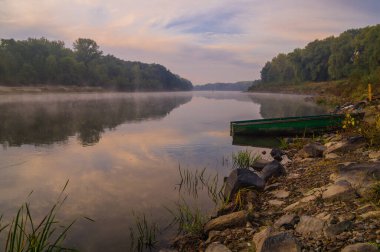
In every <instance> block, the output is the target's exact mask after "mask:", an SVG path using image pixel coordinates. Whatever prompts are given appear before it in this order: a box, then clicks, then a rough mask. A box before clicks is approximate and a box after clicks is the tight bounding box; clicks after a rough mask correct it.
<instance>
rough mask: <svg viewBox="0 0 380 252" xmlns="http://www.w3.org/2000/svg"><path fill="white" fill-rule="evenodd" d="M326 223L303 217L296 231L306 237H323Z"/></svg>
mask: <svg viewBox="0 0 380 252" xmlns="http://www.w3.org/2000/svg"><path fill="white" fill-rule="evenodd" d="M324 226H325V221H323V220H320V219H318V218H315V217H310V216H307V215H303V216H301V218H300V222H299V223H298V224H297V226H296V231H297V232H298V233H300V234H302V235H304V236H306V235H313V236H314V235H317V236H319V235H322V234H323V228H324Z"/></svg>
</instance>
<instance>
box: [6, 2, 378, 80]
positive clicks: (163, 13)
mask: <svg viewBox="0 0 380 252" xmlns="http://www.w3.org/2000/svg"><path fill="white" fill-rule="evenodd" d="M379 13H380V1H379V0H360V1H358V0H318V1H315V0H314V1H313V0H260V1H259V0H139V1H136V0H107V1H101V0H65V1H62V0H59V1H58V0H0V38H14V39H20V40H23V39H27V38H28V37H32V38H40V37H45V38H47V39H49V40H62V41H64V42H65V45H66V46H67V47H72V43H73V42H74V41H75V40H76V39H77V38H91V39H93V40H95V41H96V42H97V43H98V45H99V46H100V48H101V50H102V51H103V52H104V53H105V54H113V55H115V56H116V57H118V58H121V59H124V60H131V61H141V62H145V63H158V64H162V65H164V66H165V67H167V68H168V69H169V70H170V71H172V72H173V73H176V74H179V75H180V76H182V77H184V78H186V79H189V80H190V81H192V82H193V84H195V85H196V84H204V83H210V82H235V81H243V80H255V79H259V78H260V70H261V68H262V67H263V66H264V64H265V63H266V62H267V61H270V60H271V59H272V58H273V57H275V56H276V55H277V54H278V53H281V52H283V53H287V52H290V51H292V50H293V49H295V48H298V47H299V48H303V47H305V45H306V44H307V43H308V42H311V41H313V40H315V39H323V38H326V37H328V36H332V35H334V36H337V35H339V34H340V33H342V32H343V31H345V30H347V29H351V28H360V27H365V26H368V25H375V24H379V23H380V15H379Z"/></svg>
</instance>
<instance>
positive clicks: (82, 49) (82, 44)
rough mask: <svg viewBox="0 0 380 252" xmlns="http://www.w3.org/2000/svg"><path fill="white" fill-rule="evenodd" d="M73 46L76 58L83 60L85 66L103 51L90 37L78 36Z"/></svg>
mask: <svg viewBox="0 0 380 252" xmlns="http://www.w3.org/2000/svg"><path fill="white" fill-rule="evenodd" d="M73 47H74V52H75V55H76V57H77V59H78V60H79V61H81V62H84V64H85V65H86V66H87V65H88V63H89V62H91V61H93V60H95V59H98V58H99V57H100V56H101V55H102V53H103V52H102V51H100V50H99V46H98V44H97V43H96V42H95V41H94V40H92V39H86V38H79V39H77V40H76V41H75V42H74V44H73Z"/></svg>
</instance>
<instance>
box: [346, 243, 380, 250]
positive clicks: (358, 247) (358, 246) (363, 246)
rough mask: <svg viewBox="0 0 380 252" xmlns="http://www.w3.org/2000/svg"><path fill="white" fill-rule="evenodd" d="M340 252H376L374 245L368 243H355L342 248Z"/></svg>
mask: <svg viewBox="0 0 380 252" xmlns="http://www.w3.org/2000/svg"><path fill="white" fill-rule="evenodd" d="M341 251H342V252H378V251H379V250H378V249H377V248H376V246H375V245H372V244H368V243H355V244H352V245H348V246H346V247H344V248H343V249H342V250H341Z"/></svg>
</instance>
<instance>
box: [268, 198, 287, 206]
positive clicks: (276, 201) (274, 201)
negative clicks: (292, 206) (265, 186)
mask: <svg viewBox="0 0 380 252" xmlns="http://www.w3.org/2000/svg"><path fill="white" fill-rule="evenodd" d="M268 204H269V205H272V206H282V205H283V204H285V202H284V201H282V200H276V199H274V200H268Z"/></svg>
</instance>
